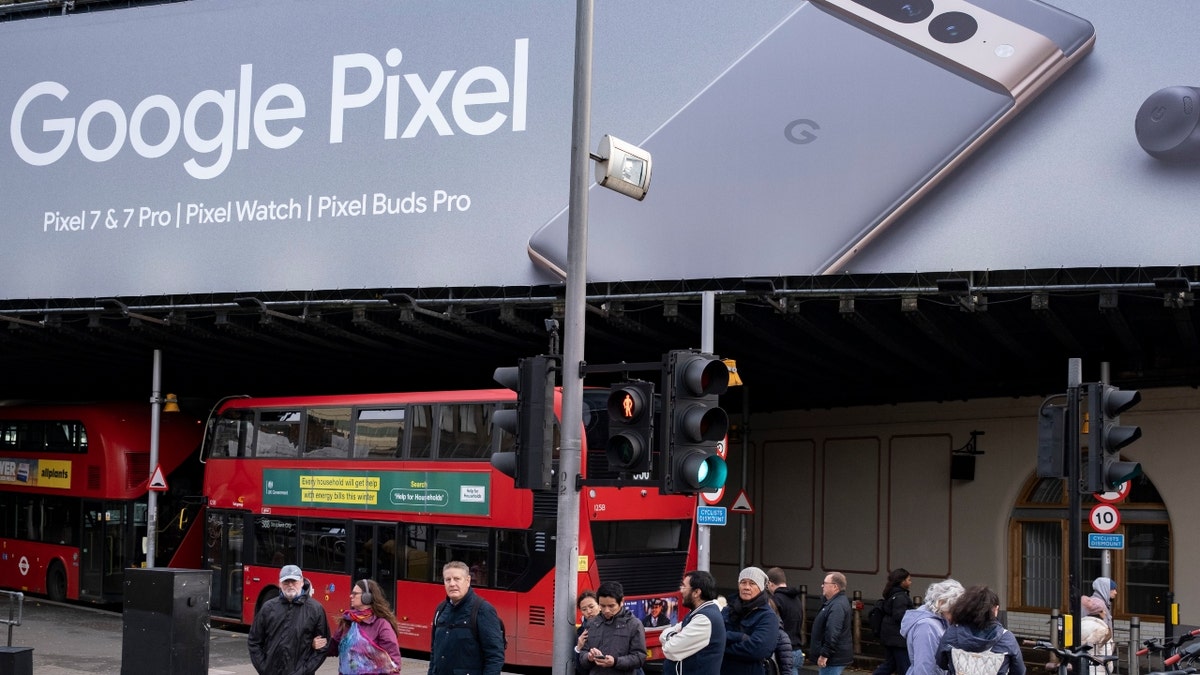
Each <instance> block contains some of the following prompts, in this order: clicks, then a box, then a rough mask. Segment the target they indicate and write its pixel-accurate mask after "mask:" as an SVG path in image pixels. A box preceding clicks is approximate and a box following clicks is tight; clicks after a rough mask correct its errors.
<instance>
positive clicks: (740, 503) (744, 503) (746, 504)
mask: <svg viewBox="0 0 1200 675" xmlns="http://www.w3.org/2000/svg"><path fill="white" fill-rule="evenodd" d="M729 510H730V511H733V512H734V513H754V507H753V506H750V498H749V497H747V496H746V491H745V490H741V491H739V492H738V496H737V499H735V500H733V506H731V507H729Z"/></svg>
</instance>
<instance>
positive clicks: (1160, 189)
mask: <svg viewBox="0 0 1200 675" xmlns="http://www.w3.org/2000/svg"><path fill="white" fill-rule="evenodd" d="M829 1H830V2H834V4H837V3H838V1H839V0H829ZM841 4H842V5H847V6H852V5H855V4H861V5H863V6H866V5H879V4H880V3H854V2H852V1H851V0H846V1H845V2H841ZM885 4H886V3H885ZM917 4H920V3H917ZM927 4H928V5H929V12H928V14H929V16H927V17H925V18H926V19H930V17H932V18H933V19H936V17H937V16H939V15H941V14H945V13H946V12H947V11H958V10H966V11H965V12H963V13H973V15H974V16H975V17H976V18H977V21H978V22H979V25H980V26H981V28H980V30H983V31H986V30H993V29H995V30H1001V28H993V27H995V26H1001V27H1003V26H1007V25H1008V24H1014V25H1017V27H1018V28H1023V27H1022V26H1021V25H1020V24H1021V21H1022V20H1023V19H1022V18H1021V17H1013V16H1009V15H1006V12H1009V10H1008V9H1006V7H1011V6H1013V4H1014V3H1006V2H1000V1H999V0H977V1H976V2H975V3H974V5H967V3H965V2H963V0H932V1H931V2H929V3H927ZM1016 4H1021V3H1016ZM1055 4H1056V5H1058V6H1059V7H1061V8H1063V9H1065V10H1067V11H1069V12H1072V13H1074V14H1077V15H1078V16H1080V17H1083V18H1084V19H1086V20H1087V21H1089V22H1090V24H1091V25H1094V26H1095V33H1096V34H1097V35H1098V38H1097V40H1096V46H1095V49H1094V50H1093V51H1092V53H1091V54H1089V55H1087V56H1084V54H1085V53H1087V51H1088V49H1089V48H1090V43H1089V42H1087V41H1086V40H1083V39H1082V38H1080V37H1079V36H1080V35H1082V34H1083V33H1082V32H1081V31H1084V29H1086V31H1085V32H1089V33H1090V26H1089V25H1087V24H1086V22H1085V23H1084V24H1082V26H1083V27H1084V28H1081V24H1080V23H1078V22H1074V21H1071V20H1067V21H1066V22H1065V23H1060V24H1056V25H1061V26H1065V27H1064V28H1062V30H1047V29H1046V28H1045V25H1044V22H1040V23H1039V22H1034V29H1030V30H1029V31H1028V32H1030V33H1032V37H1030V38H1029V41H1028V42H1024V41H1021V40H1025V38H1026V37H1027V36H1024V35H1020V34H1018V35H1015V37H1013V38H1012V39H1010V40H1008V41H1007V42H1006V43H1005V46H1008V47H1009V48H1010V49H1011V48H1012V45H1011V44H1008V42H1012V43H1013V44H1016V45H1017V47H1016V48H1015V49H1013V51H1015V52H1016V54H1017V55H1018V56H1021V55H1023V54H1042V55H1043V56H1045V54H1051V55H1053V52H1054V51H1055V50H1058V51H1059V52H1062V53H1064V54H1066V56H1067V57H1070V58H1068V59H1067V60H1070V61H1071V63H1070V67H1069V68H1068V67H1066V66H1064V67H1062V68H1061V73H1055V74H1056V75H1058V74H1062V77H1061V78H1059V79H1058V81H1056V82H1054V83H1053V84H1052V85H1050V86H1047V87H1045V91H1044V92H1042V93H1041V95H1040V96H1039V97H1038V98H1037V100H1034V101H1033V102H1032V103H1031V104H1030V105H1029V106H1028V107H1027V108H1026V109H1024V110H1022V111H1021V112H1020V114H1016V112H1015V110H1014V109H1012V108H1014V106H1007V105H1005V101H1006V98H1007V97H1009V96H1010V92H1006V91H1004V90H1003V87H1001V86H999V85H997V83H1001V84H1003V82H1004V75H1003V74H997V73H996V72H992V71H989V70H988V68H990V67H991V66H986V65H985V66H979V67H978V68H976V67H975V66H972V68H973V70H970V72H967V71H963V70H961V69H959V70H955V69H948V68H945V67H944V66H945V63H944V61H945V59H942V58H931V57H930V54H929V53H927V52H928V51H929V50H934V51H936V50H939V49H943V46H942V45H945V44H950V43H949V42H947V41H945V40H943V39H941V38H939V37H938V36H937V34H936V30H937V29H935V28H934V27H933V24H932V23H931V22H930V23H919V24H915V25H916V26H918V27H919V28H920V30H919V31H917V32H915V33H913V34H912V35H913V36H915V37H906V38H903V40H900V39H892V40H881V39H878V37H874V38H872V39H866V38H865V32H864V31H862V30H861V29H856V28H853V27H851V26H850V23H849V22H850V21H851V19H847V17H846V16H843V15H841V14H839V12H838V11H837V10H836V8H834V9H830V8H829V7H824V8H822V7H816V6H814V5H810V4H809V3H804V2H795V1H794V0H788V1H784V0H772V1H770V2H756V3H751V4H749V5H746V4H736V5H734V4H731V3H720V2H716V1H710V0H700V1H698V2H687V3H684V2H663V3H635V2H632V0H612V1H611V2H605V3H599V4H598V5H597V8H596V25H595V60H594V77H593V101H594V102H593V125H592V134H593V138H592V141H593V146H595V145H596V143H598V141H599V136H600V135H602V134H604V133H611V134H613V135H616V136H620V137H622V138H624V139H625V140H629V141H633V142H635V143H642V144H645V146H646V147H648V148H650V149H651V150H652V151H653V152H655V174H654V180H653V182H652V183H651V186H650V193H649V195H648V196H647V198H646V200H645V201H644V202H633V201H632V200H628V199H626V198H624V197H621V196H620V195H617V194H615V193H611V192H607V191H601V192H596V193H594V194H593V195H592V197H591V200H590V201H591V212H590V218H589V219H590V221H591V222H590V230H591V232H590V248H589V262H590V270H589V271H590V274H589V277H590V278H591V279H593V280H597V281H619V280H625V281H634V280H646V279H676V278H709V277H738V276H765V275H806V274H814V273H822V272H831V271H849V272H880V271H884V272H892V271H902V272H903V271H915V270H921V271H940V270H952V269H960V270H961V269H1020V268H1057V267H1064V266H1065V267H1090V266H1137V265H1155V266H1160V265H1172V264H1188V263H1196V262H1200V244H1198V243H1197V241H1196V239H1195V238H1194V237H1191V236H1189V234H1188V228H1185V227H1180V226H1179V225H1178V224H1179V223H1180V222H1182V220H1186V216H1187V215H1188V214H1191V213H1196V212H1197V211H1198V207H1200V190H1198V189H1196V185H1195V181H1196V179H1197V174H1196V173H1195V171H1194V170H1192V169H1190V168H1188V167H1187V166H1186V165H1185V166H1182V167H1180V166H1178V165H1175V166H1172V165H1164V164H1162V163H1161V162H1158V161H1157V160H1154V159H1152V158H1150V157H1149V156H1148V155H1146V154H1145V153H1144V152H1142V151H1141V149H1140V148H1139V147H1138V145H1137V142H1136V140H1135V139H1134V137H1133V133H1132V126H1133V115H1134V113H1135V112H1136V111H1137V109H1138V106H1139V105H1140V103H1141V101H1142V100H1144V99H1145V97H1146V96H1148V95H1149V94H1150V93H1152V92H1153V91H1154V90H1155V89H1157V88H1159V87H1165V86H1168V85H1173V84H1186V83H1188V82H1189V81H1190V79H1189V78H1191V77H1192V76H1193V75H1194V73H1192V72H1191V71H1192V70H1193V64H1191V63H1190V62H1189V59H1188V58H1187V54H1186V53H1185V50H1179V49H1175V50H1163V49H1147V48H1146V46H1147V45H1148V44H1186V42H1187V40H1188V39H1189V37H1188V36H1187V35H1186V32H1187V30H1188V28H1187V27H1188V26H1192V25H1195V23H1196V20H1198V19H1200V7H1197V5H1196V4H1194V3H1191V4H1189V3H1188V2H1187V1H1186V0H1174V1H1170V2H1164V3H1162V4H1161V5H1156V10H1155V12H1153V13H1149V14H1145V15H1144V16H1143V12H1142V11H1141V10H1140V9H1139V7H1138V6H1137V5H1136V4H1135V5H1133V6H1131V4H1130V3H1118V2H1104V3H1094V2H1087V1H1086V0H1056V3H1055ZM944 10H945V11H944ZM1047 16H1053V17H1057V18H1056V21H1057V19H1058V18H1062V17H1059V16H1058V15H1055V14H1051V15H1047ZM574 23H575V17H574V7H573V3H568V2H553V3H546V2H538V1H533V0H531V1H527V2H520V1H517V2H506V3H488V2H425V1H421V2H404V3H399V2H394V1H391V0H356V2H354V3H344V2H338V1H336V0H256V1H255V2H244V1H239V0H194V1H193V2H188V3H178V4H171V5H164V6H154V7H146V8H138V9H129V10H119V11H110V12H98V13H93V14H87V15H77V16H70V17H66V18H62V17H47V18H44V19H35V20H27V21H19V22H10V23H7V24H4V25H2V26H0V45H2V46H0V49H2V50H4V52H5V53H7V54H9V55H10V59H9V62H10V63H11V64H19V67H16V66H15V65H14V67H10V68H7V69H5V71H4V72H3V73H0V120H7V121H8V130H9V134H8V136H7V138H6V139H5V141H2V142H0V153H2V154H3V161H0V199H3V203H4V207H3V209H0V231H2V232H3V241H4V246H3V247H2V248H0V297H3V298H10V299H11V298H50V297H107V296H118V295H163V294H184V293H207V292H255V291H276V290H279V291H282V290H308V289H338V288H377V287H430V286H435V287H436V286H480V285H486V286H524V285H532V284H542V283H547V282H551V281H554V280H556V279H557V278H559V275H561V273H562V271H563V269H562V266H563V262H565V261H564V259H563V256H562V255H561V252H562V251H563V250H565V248H564V247H565V231H566V228H565V222H566V216H565V212H564V209H565V207H566V204H567V200H568V194H567V191H568V182H569V181H568V178H569V158H570V142H571V138H570V128H571V113H572V111H571V102H572V77H573V61H574V45H573V40H574V30H575V26H574ZM926 26H929V27H928V29H927V28H926ZM1035 29H1036V30H1035ZM926 30H927V31H928V32H927V33H921V32H920V31H926ZM940 30H943V31H946V30H956V28H955V27H954V26H950V27H948V28H947V27H944V26H943V28H942V29H940ZM1005 30H1007V28H1005ZM1039 31H1040V32H1039ZM1042 34H1045V35H1042ZM928 36H932V37H933V40H932V42H930V38H929V37H928ZM984 37H988V36H987V35H985V36H984ZM1150 38H1153V42H1149V41H1148V40H1150ZM910 39H911V40H913V42H912V43H911V44H907V43H903V42H904V40H910ZM1006 39H1007V38H1006ZM922 41H925V42H929V43H930V44H931V45H932V46H931V47H923V46H921V44H920V43H921V42H922ZM993 42H995V41H994V40H993ZM902 43H903V44H902ZM967 44H970V42H969V41H968V43H967ZM989 48H993V47H992V45H991V44H989ZM922 50H925V52H923V51H922ZM1000 53H1001V50H1000V49H998V48H995V55H996V57H997V58H1003V59H1008V58H1009V56H1008V55H1006V56H1004V57H1000ZM1075 57H1078V58H1075ZM989 58H991V57H990V56H989ZM1039 58H1042V57H1039ZM1055 58H1057V57H1055ZM1044 62H1045V63H1051V64H1053V63H1057V61H1054V60H1053V59H1051V58H1049V57H1046V58H1045V60H1044ZM1003 63H1004V65H1005V66H1007V65H1008V64H1010V63H1013V62H1012V61H1003ZM938 64H941V65H938ZM1063 73H1065V74H1063ZM1030 100H1032V97H1030ZM1015 107H1016V108H1019V107H1020V105H1017V106H1015ZM1001 118H1003V121H1007V122H1008V124H1007V126H1005V127H1004V128H1003V129H1002V130H1000V131H999V132H998V133H996V134H994V135H992V136H993V137H991V138H988V139H987V140H986V142H984V141H983V139H984V138H985V137H987V136H989V135H991V134H990V131H991V129H992V128H993V127H995V126H997V125H996V124H995V122H997V121H998V120H1001ZM880 120H886V124H884V123H881V122H880ZM977 141H978V143H977ZM976 145H978V146H979V147H978V148H976V147H975V146H976ZM969 150H975V152H974V153H973V154H972V153H971V152H968V151H969ZM950 168H952V169H953V171H949V170H948V169H950ZM943 169H946V170H945V171H943ZM942 174H944V176H943V175H942ZM879 176H884V178H879ZM931 178H944V180H942V182H941V183H940V185H938V186H937V187H936V188H934V187H932V185H933V183H934V181H932V180H930V179H931ZM881 182H886V183H887V184H888V186H889V187H888V188H887V189H886V190H881V189H879V183H881ZM897 185H899V186H904V189H900V190H899V191H896V190H895V186H897ZM900 206H902V207H903V208H897V207H900ZM881 219H882V220H881ZM883 220H886V224H887V225H888V227H887V228H886V229H878V230H876V229H873V228H874V226H875V225H877V224H879V223H880V222H882V221H883ZM868 234H869V235H870V236H865V235H868Z"/></svg>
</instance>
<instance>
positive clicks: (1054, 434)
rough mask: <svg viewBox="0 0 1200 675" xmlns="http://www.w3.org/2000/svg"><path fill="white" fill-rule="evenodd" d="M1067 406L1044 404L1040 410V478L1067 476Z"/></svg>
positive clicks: (1038, 459) (1038, 455) (1038, 470)
mask: <svg viewBox="0 0 1200 675" xmlns="http://www.w3.org/2000/svg"><path fill="white" fill-rule="evenodd" d="M1066 411H1067V408H1066V406H1061V405H1045V404H1043V405H1042V409H1041V410H1039V411H1038V446H1037V451H1038V454H1037V475H1038V478H1066V477H1067V465H1066V462H1067V461H1068V460H1067V456H1068V454H1070V453H1068V452H1067V444H1066V437H1065V432H1066Z"/></svg>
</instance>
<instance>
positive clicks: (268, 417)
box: [254, 410, 302, 457]
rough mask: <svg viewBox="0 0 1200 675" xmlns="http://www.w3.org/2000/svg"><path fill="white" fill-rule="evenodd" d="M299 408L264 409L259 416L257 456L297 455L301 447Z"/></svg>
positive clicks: (255, 449) (255, 453) (256, 444)
mask: <svg viewBox="0 0 1200 675" xmlns="http://www.w3.org/2000/svg"><path fill="white" fill-rule="evenodd" d="M301 416H302V413H300V411H298V410H264V411H262V413H260V414H259V418H258V434H257V436H258V438H257V442H256V443H255V447H254V456H255V457H296V456H297V455H299V454H300V453H299V447H300V418H301Z"/></svg>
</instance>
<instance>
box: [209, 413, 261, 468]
mask: <svg viewBox="0 0 1200 675" xmlns="http://www.w3.org/2000/svg"><path fill="white" fill-rule="evenodd" d="M241 417H242V415H241V413H240V412H239V411H236V410H234V411H231V412H228V413H226V414H224V415H222V416H221V418H220V419H218V420H217V423H216V425H215V427H214V428H213V442H212V454H211V456H212V457H248V456H249V455H250V453H249V451H248V449H247V448H246V430H247V427H253V424H252V422H251V421H250V420H246V421H243V420H242V419H241ZM251 417H252V416H251Z"/></svg>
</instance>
